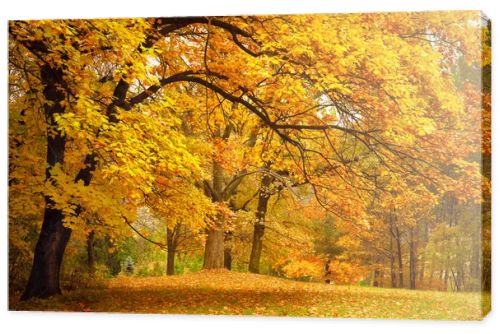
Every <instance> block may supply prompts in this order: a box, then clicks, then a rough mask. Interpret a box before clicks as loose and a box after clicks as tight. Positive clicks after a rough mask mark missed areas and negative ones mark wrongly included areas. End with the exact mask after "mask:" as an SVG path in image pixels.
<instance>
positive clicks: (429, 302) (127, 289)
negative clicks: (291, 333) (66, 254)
mask: <svg viewBox="0 0 500 334" xmlns="http://www.w3.org/2000/svg"><path fill="white" fill-rule="evenodd" d="M10 298H11V299H10V309H11V310H52V311H80V312H81V311H84V312H134V313H173V314H181V313H182V314H186V313H188V314H226V315H232V314H236V315H267V316H301V317H303V316H312V317H341V318H397V319H456V320H479V319H481V318H482V310H481V294H479V293H450V292H436V291H411V290H404V289H383V288H371V287H359V286H335V285H326V284H321V283H305V282H294V281H288V280H283V279H279V278H275V277H269V276H263V275H255V274H248V273H235V272H227V271H216V272H214V271H212V272H199V273H192V274H186V275H182V276H173V277H153V278H137V277H119V278H115V279H110V280H105V281H102V282H100V283H99V284H97V285H95V286H93V287H90V288H86V289H81V290H76V291H68V292H65V294H64V296H58V297H53V298H50V299H48V300H32V301H28V302H19V301H18V296H10Z"/></svg>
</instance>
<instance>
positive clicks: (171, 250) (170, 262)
mask: <svg viewBox="0 0 500 334" xmlns="http://www.w3.org/2000/svg"><path fill="white" fill-rule="evenodd" d="M176 229H177V225H176V226H175V227H174V228H173V229H171V228H168V227H167V275H168V276H172V275H174V273H175V251H176V246H177V245H176V241H175V239H176V235H175V234H176Z"/></svg>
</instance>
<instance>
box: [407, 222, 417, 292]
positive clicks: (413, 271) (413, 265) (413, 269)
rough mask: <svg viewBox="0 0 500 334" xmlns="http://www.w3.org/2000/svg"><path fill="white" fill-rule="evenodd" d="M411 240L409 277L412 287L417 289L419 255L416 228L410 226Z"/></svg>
mask: <svg viewBox="0 0 500 334" xmlns="http://www.w3.org/2000/svg"><path fill="white" fill-rule="evenodd" d="M409 234H410V242H409V248H410V259H409V261H408V265H409V268H408V269H409V273H410V275H409V279H410V282H409V283H410V289H413V290H414V289H416V288H417V256H416V247H417V245H416V241H415V229H414V228H410V232H409Z"/></svg>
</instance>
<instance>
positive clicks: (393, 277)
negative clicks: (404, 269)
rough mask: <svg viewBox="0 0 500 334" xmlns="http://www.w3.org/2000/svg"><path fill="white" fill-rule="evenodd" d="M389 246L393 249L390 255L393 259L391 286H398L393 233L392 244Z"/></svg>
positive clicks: (391, 259)
mask: <svg viewBox="0 0 500 334" xmlns="http://www.w3.org/2000/svg"><path fill="white" fill-rule="evenodd" d="M389 248H390V250H391V255H390V261H391V288H397V287H398V285H397V281H396V269H395V258H394V252H393V236H392V234H391V235H390V245H389Z"/></svg>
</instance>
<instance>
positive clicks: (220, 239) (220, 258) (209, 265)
mask: <svg viewBox="0 0 500 334" xmlns="http://www.w3.org/2000/svg"><path fill="white" fill-rule="evenodd" d="M221 268H224V230H223V229H220V228H219V229H214V228H211V229H209V230H208V233H207V241H206V243H205V256H204V259H203V269H221Z"/></svg>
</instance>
